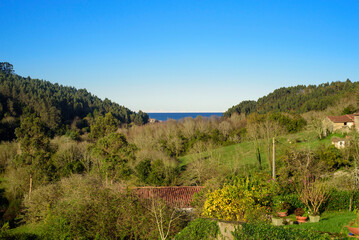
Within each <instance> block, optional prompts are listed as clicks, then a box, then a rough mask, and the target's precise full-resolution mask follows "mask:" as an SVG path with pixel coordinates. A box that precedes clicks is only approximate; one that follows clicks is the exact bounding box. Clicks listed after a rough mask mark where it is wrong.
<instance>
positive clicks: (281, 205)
mask: <svg viewBox="0 0 359 240" xmlns="http://www.w3.org/2000/svg"><path fill="white" fill-rule="evenodd" d="M275 208H276V211H277V215H278V217H286V216H288V210H289V208H290V204H289V203H288V202H284V201H278V203H277V204H276V206H275Z"/></svg>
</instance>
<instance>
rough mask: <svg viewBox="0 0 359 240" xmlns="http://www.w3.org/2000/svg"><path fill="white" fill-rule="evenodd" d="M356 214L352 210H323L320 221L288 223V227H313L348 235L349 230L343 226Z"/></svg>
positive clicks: (317, 229)
mask: <svg viewBox="0 0 359 240" xmlns="http://www.w3.org/2000/svg"><path fill="white" fill-rule="evenodd" d="M355 217H356V215H355V214H354V213H353V212H324V213H323V214H322V215H321V217H320V221H319V222H317V223H311V222H309V221H308V222H307V223H304V224H300V225H298V224H293V225H288V227H289V228H298V229H313V230H316V231H320V232H328V233H343V234H345V235H348V233H349V231H348V229H347V228H346V227H345V226H347V225H348V224H349V222H350V221H352V220H354V219H355Z"/></svg>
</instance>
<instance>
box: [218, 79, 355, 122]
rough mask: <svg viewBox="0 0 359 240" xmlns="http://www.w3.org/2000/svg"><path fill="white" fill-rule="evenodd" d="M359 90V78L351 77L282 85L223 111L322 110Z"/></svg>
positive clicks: (293, 111)
mask: <svg viewBox="0 0 359 240" xmlns="http://www.w3.org/2000/svg"><path fill="white" fill-rule="evenodd" d="M358 90H359V82H351V81H350V80H349V79H347V81H345V82H332V83H323V84H320V85H318V86H316V85H308V86H305V85H298V86H295V87H283V88H279V89H276V90H275V91H273V92H272V93H270V94H268V95H267V96H264V97H261V98H259V99H258V101H243V102H241V103H239V104H238V105H235V106H233V107H231V108H229V109H228V110H227V111H226V112H225V113H224V114H223V115H224V116H225V117H230V116H231V115H232V114H233V113H239V114H241V113H245V114H250V113H253V112H257V113H267V112H292V113H305V112H309V111H313V110H314V111H322V110H325V109H326V108H327V107H329V106H333V105H334V104H336V103H337V102H338V100H339V99H341V98H343V97H345V96H348V95H349V94H353V93H354V94H357V93H358Z"/></svg>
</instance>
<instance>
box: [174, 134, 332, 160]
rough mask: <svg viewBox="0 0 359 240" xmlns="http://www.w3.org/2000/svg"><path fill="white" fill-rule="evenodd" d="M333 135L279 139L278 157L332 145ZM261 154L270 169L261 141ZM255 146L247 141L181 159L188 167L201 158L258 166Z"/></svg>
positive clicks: (298, 135) (289, 136) (302, 135)
mask: <svg viewBox="0 0 359 240" xmlns="http://www.w3.org/2000/svg"><path fill="white" fill-rule="evenodd" d="M332 137H333V135H330V136H328V137H326V138H325V139H321V140H320V139H318V138H317V137H316V134H315V132H312V131H303V132H299V133H296V134H289V135H284V136H281V137H278V138H277V142H278V143H277V144H276V157H277V158H280V157H281V155H283V152H284V151H285V150H286V149H290V148H291V147H295V148H299V149H308V148H310V149H315V148H317V147H318V146H320V145H321V144H324V145H329V144H331V138H332ZM259 145H260V154H261V158H262V166H263V167H268V160H267V157H266V154H265V142H264V140H261V141H260V142H259ZM254 146H255V144H254V142H253V141H246V142H242V143H239V144H235V145H231V146H226V147H222V148H217V149H214V150H212V151H207V152H203V153H198V154H190V155H186V156H183V157H181V158H180V162H181V165H186V164H188V163H190V162H192V161H194V160H196V159H199V158H214V159H216V160H217V161H220V162H222V163H225V164H230V165H232V166H234V165H237V166H238V165H246V164H258V161H257V158H256V152H255V147H254Z"/></svg>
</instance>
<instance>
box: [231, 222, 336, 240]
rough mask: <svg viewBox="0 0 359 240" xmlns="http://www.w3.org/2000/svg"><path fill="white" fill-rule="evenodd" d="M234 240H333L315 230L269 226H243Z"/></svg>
mask: <svg viewBox="0 0 359 240" xmlns="http://www.w3.org/2000/svg"><path fill="white" fill-rule="evenodd" d="M233 236H234V239H246V240H257V239H258V240H262V239H286V240H301V239H306V240H312V239H313V240H314V239H315V240H326V239H328V240H329V239H331V238H330V236H329V235H328V234H321V233H318V232H316V231H313V230H309V229H305V230H300V229H292V228H285V227H275V226H272V225H268V224H247V223H245V224H242V227H238V228H236V230H235V231H234V232H233Z"/></svg>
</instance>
